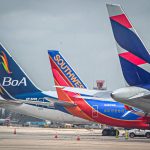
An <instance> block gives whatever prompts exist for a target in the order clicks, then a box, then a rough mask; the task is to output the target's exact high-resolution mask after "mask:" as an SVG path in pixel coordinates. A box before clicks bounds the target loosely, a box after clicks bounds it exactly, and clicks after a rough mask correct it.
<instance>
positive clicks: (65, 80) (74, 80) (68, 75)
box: [48, 50, 86, 88]
mask: <svg viewBox="0 0 150 150" xmlns="http://www.w3.org/2000/svg"><path fill="white" fill-rule="evenodd" d="M48 55H49V59H50V63H51V69H52V72H53V76H54V80H55V84H56V85H57V86H70V87H78V88H86V86H85V85H84V83H83V82H82V81H81V79H80V78H79V77H78V75H77V74H76V73H75V72H74V70H73V69H72V68H71V67H70V65H69V64H68V63H67V62H66V60H65V59H64V58H63V56H62V55H61V54H60V52H59V51H57V50H49V51H48Z"/></svg>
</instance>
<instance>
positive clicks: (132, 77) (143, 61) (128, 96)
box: [107, 4, 150, 116]
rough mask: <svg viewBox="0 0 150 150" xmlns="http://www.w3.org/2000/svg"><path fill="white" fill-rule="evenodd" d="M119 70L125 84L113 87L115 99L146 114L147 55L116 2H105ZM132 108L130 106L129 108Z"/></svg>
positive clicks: (149, 103)
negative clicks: (117, 56) (124, 85)
mask: <svg viewBox="0 0 150 150" xmlns="http://www.w3.org/2000/svg"><path fill="white" fill-rule="evenodd" d="M107 9H108V12H109V16H110V22H111V25H112V30H113V33H114V37H115V40H116V45H117V50H118V55H119V59H120V64H121V67H122V73H123V76H124V79H125V81H126V83H127V84H128V87H124V88H121V89H118V90H115V91H114V92H113V93H112V97H113V98H114V99H115V100H116V101H119V102H122V103H125V104H127V105H130V106H133V107H136V108H138V109H141V110H143V115H145V116H149V115H150V114H149V113H150V91H149V90H150V55H149V53H148V51H147V49H146V47H145V46H144V44H143V42H142V40H141V39H140V37H139V36H138V34H137V32H136V31H135V29H134V28H133V26H132V24H131V23H130V21H129V19H128V18H127V16H126V14H125V13H124V12H123V10H122V8H121V7H120V5H109V4H108V5H107ZM131 109H133V108H131Z"/></svg>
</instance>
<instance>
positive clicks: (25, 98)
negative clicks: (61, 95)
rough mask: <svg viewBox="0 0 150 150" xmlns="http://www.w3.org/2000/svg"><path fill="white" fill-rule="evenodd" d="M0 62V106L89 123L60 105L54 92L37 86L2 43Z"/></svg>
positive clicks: (52, 119) (35, 115)
mask: <svg viewBox="0 0 150 150" xmlns="http://www.w3.org/2000/svg"><path fill="white" fill-rule="evenodd" d="M0 62H1V63H0V107H3V108H6V109H8V110H11V111H15V112H18V113H20V114H24V115H28V116H33V117H36V118H40V119H45V120H51V121H57V122H66V123H75V124H83V123H84V124H85V123H89V121H87V120H83V119H81V118H77V117H74V116H72V115H70V114H69V113H68V112H67V111H66V110H65V109H64V107H63V105H65V104H64V103H59V102H58V99H57V93H56V91H42V90H40V89H39V88H37V87H36V86H35V85H34V83H33V82H32V81H31V80H30V79H29V77H28V76H27V75H26V74H25V72H24V71H23V69H22V68H21V67H20V66H19V65H18V64H17V63H16V62H15V61H14V60H13V58H12V57H11V55H10V54H9V53H8V52H7V51H6V49H4V47H3V46H2V45H0ZM46 98H49V99H46ZM50 100H52V103H51V102H50ZM55 108H57V109H59V110H61V111H59V110H56V109H55Z"/></svg>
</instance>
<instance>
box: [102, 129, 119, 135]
mask: <svg viewBox="0 0 150 150" xmlns="http://www.w3.org/2000/svg"><path fill="white" fill-rule="evenodd" d="M116 135H117V136H118V135H119V131H118V130H117V129H114V128H106V129H104V130H103V131H102V136H116Z"/></svg>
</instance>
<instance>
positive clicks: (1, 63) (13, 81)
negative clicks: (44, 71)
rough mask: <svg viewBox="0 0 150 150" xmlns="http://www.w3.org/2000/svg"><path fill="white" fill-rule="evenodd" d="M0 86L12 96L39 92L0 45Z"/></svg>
mask: <svg viewBox="0 0 150 150" xmlns="http://www.w3.org/2000/svg"><path fill="white" fill-rule="evenodd" d="M0 85H1V86H2V87H3V88H4V89H5V90H6V91H7V92H8V93H9V94H10V95H12V96H15V95H19V94H24V93H31V92H38V91H40V90H39V89H38V88H37V87H36V86H35V85H34V84H33V82H32V81H31V80H30V79H29V77H28V76H27V75H26V74H25V72H24V71H23V70H22V68H21V67H20V66H19V65H18V64H17V63H16V62H15V61H14V60H13V58H12V57H11V55H10V54H9V53H8V52H7V51H6V49H5V48H4V47H3V46H2V45H1V44H0Z"/></svg>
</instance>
